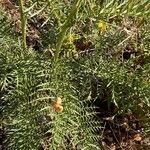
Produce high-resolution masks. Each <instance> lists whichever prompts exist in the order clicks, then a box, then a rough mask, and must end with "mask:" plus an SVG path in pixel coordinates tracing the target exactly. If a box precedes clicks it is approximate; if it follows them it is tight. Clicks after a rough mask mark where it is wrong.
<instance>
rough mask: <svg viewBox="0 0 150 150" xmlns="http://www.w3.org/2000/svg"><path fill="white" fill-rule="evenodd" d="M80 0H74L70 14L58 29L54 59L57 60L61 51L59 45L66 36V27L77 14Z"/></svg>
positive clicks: (72, 21)
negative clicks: (59, 29)
mask: <svg viewBox="0 0 150 150" xmlns="http://www.w3.org/2000/svg"><path fill="white" fill-rule="evenodd" d="M81 2H82V0H75V2H74V4H73V6H72V8H71V11H70V14H69V16H68V19H67V20H66V22H65V23H64V25H63V26H62V29H61V31H60V33H59V35H58V39H57V45H56V54H55V60H58V58H59V54H60V52H61V47H62V44H63V41H64V38H65V36H66V33H67V31H68V29H69V28H70V27H71V26H72V25H73V23H74V19H75V18H74V16H75V15H76V14H77V12H78V10H79V6H80V4H81Z"/></svg>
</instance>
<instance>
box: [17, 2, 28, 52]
mask: <svg viewBox="0 0 150 150" xmlns="http://www.w3.org/2000/svg"><path fill="white" fill-rule="evenodd" d="M18 2H19V10H20V16H21V32H22V48H23V50H26V47H27V44H26V25H27V17H26V14H25V11H24V6H23V3H24V2H23V0H18Z"/></svg>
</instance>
